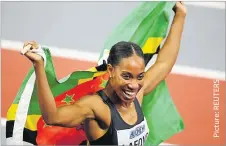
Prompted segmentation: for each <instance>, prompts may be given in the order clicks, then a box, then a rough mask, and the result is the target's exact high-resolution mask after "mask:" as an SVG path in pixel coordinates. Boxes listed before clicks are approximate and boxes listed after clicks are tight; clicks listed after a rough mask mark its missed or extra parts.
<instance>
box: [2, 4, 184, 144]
mask: <svg viewBox="0 0 226 146" xmlns="http://www.w3.org/2000/svg"><path fill="white" fill-rule="evenodd" d="M174 5H175V2H143V3H141V4H140V5H139V6H138V7H137V8H136V9H135V10H134V11H133V12H132V13H131V14H130V15H129V16H127V17H126V18H125V19H124V20H123V21H122V22H121V23H120V25H119V26H118V27H117V28H116V29H115V30H114V31H113V33H112V34H111V35H110V36H109V37H108V39H107V41H106V42H105V44H104V47H103V48H104V49H103V51H102V52H101V54H100V57H99V60H98V65H97V66H96V67H93V68H90V69H89V70H86V71H76V72H73V73H71V74H70V75H68V76H66V77H65V78H63V79H61V80H59V81H57V79H56V74H55V70H54V66H53V62H52V58H51V54H50V51H49V49H48V48H45V47H43V50H44V52H43V57H44V58H45V71H46V74H47V78H48V82H49V85H50V88H51V91H52V93H53V95H54V97H55V101H56V104H57V106H62V105H68V104H73V103H74V102H75V101H76V100H78V99H79V98H82V96H84V95H87V94H93V93H95V92H96V91H98V90H101V89H103V88H104V87H105V85H106V83H107V81H108V77H109V76H108V74H107V73H106V68H104V66H103V65H102V64H103V61H104V60H106V58H107V57H108V54H109V51H110V48H111V46H112V45H114V44H115V43H117V42H119V41H132V42H135V43H137V44H138V45H140V46H141V47H142V50H143V52H144V54H145V60H146V65H147V63H148V62H149V61H150V60H151V59H152V57H153V55H154V54H157V53H158V51H159V49H160V45H161V43H162V42H163V39H164V38H165V37H166V34H167V29H168V25H169V22H170V15H171V14H172V12H173V11H172V8H173V6H174ZM142 109H143V112H144V115H145V117H146V119H147V122H148V126H149V129H150V134H149V136H148V140H147V142H146V143H145V144H146V145H158V144H159V143H161V142H163V141H164V140H166V139H168V138H169V137H171V136H172V135H174V134H176V133H178V132H180V131H182V130H183V128H184V125H183V121H182V118H181V117H180V115H179V113H178V112H177V110H176V107H175V105H174V103H173V101H172V100H171V97H170V94H169V91H168V88H167V85H166V82H165V81H162V82H161V83H160V84H159V85H158V86H157V87H156V88H155V89H154V90H153V92H152V93H150V94H148V95H146V96H145V97H144V102H143V104H142ZM6 137H7V141H8V142H9V143H10V142H13V143H12V144H15V143H17V144H22V143H27V144H34V145H37V144H38V145H41V144H52V145H62V144H75V145H79V144H82V143H83V142H84V141H86V136H85V133H84V131H83V128H82V124H81V125H80V126H77V127H75V128H63V127H58V126H49V125H46V124H45V123H44V121H43V119H42V117H41V112H40V109H39V105H38V96H37V88H36V85H35V73H34V69H33V68H32V69H31V70H30V71H29V73H28V74H27V76H26V77H25V79H24V81H23V83H22V85H21V87H20V89H19V91H18V93H17V95H16V97H15V100H14V101H13V104H12V105H11V106H10V108H9V110H8V113H7V124H6Z"/></svg>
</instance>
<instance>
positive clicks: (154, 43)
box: [142, 37, 163, 54]
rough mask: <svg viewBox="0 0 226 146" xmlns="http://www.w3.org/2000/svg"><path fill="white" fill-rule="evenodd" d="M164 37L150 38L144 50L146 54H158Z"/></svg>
mask: <svg viewBox="0 0 226 146" xmlns="http://www.w3.org/2000/svg"><path fill="white" fill-rule="evenodd" d="M162 40H163V38H162V37H150V38H148V40H147V41H146V43H145V44H144V46H143V48H142V50H143V52H144V54H153V53H155V52H156V50H157V48H158V46H159V45H160V43H161V42H162Z"/></svg>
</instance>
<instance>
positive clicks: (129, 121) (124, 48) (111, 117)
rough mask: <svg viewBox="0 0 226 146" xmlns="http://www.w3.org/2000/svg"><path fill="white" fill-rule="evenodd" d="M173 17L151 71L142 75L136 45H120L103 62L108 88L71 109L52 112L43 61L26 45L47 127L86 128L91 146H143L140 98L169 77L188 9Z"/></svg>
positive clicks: (145, 128) (142, 64)
mask: <svg viewBox="0 0 226 146" xmlns="http://www.w3.org/2000/svg"><path fill="white" fill-rule="evenodd" d="M174 11H175V16H174V20H173V23H172V26H171V29H170V32H169V35H168V37H167V39H166V41H165V43H164V45H163V47H162V48H161V50H160V52H159V55H158V58H157V60H156V62H155V64H154V65H152V67H151V68H149V69H148V70H147V71H146V72H145V61H144V55H143V52H142V49H141V48H140V46H139V45H137V44H135V43H132V42H125V41H121V42H118V43H116V44H115V45H113V46H112V47H111V51H110V54H109V57H108V59H107V61H108V62H107V72H108V73H109V75H110V79H109V80H108V83H107V85H106V87H105V88H104V89H103V90H100V91H98V92H97V93H94V94H91V95H86V96H84V97H83V98H81V99H80V100H78V101H76V102H75V103H74V104H72V105H65V106H60V107H56V103H55V101H54V96H53V94H52V92H51V89H50V86H49V84H48V80H47V76H46V73H45V68H44V61H43V58H42V57H41V56H40V55H38V53H37V50H36V49H38V48H40V47H39V45H38V44H37V43H36V42H28V43H25V44H24V50H23V51H24V53H25V54H24V55H25V56H26V57H27V58H28V59H29V60H31V61H32V62H33V64H34V70H35V74H36V83H37V92H38V101H39V106H40V110H41V114H42V117H43V119H44V121H45V123H46V124H47V125H54V126H62V127H76V126H77V125H79V124H81V123H84V130H85V134H86V136H87V138H88V140H89V143H90V144H91V145H130V144H132V145H137V144H138V143H139V145H143V144H144V143H145V141H146V138H147V137H148V134H149V128H148V125H147V121H146V119H145V117H144V115H143V112H142V109H141V104H142V101H143V97H144V96H145V95H147V94H148V93H150V92H151V91H152V90H153V89H154V88H155V87H156V86H157V85H158V84H159V83H160V82H161V81H162V80H164V79H165V77H166V76H167V75H168V74H169V73H170V71H171V69H172V67H173V65H174V64H175V61H176V58H177V55H178V52H179V48H180V40H181V35H182V32H183V26H184V20H185V16H186V8H185V7H184V5H183V4H182V3H181V2H177V3H176V5H175V7H174ZM169 54H170V55H169ZM94 103H95V104H94ZM103 111H104V112H103ZM65 113H67V114H65ZM134 131H135V132H134Z"/></svg>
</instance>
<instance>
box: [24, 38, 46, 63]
mask: <svg viewBox="0 0 226 146" xmlns="http://www.w3.org/2000/svg"><path fill="white" fill-rule="evenodd" d="M27 47H30V49H29V50H28V51H27V52H26V50H25V49H27ZM38 47H39V44H38V43H37V42H35V41H30V42H25V43H24V46H23V50H22V51H25V53H24V55H25V56H26V57H27V58H28V59H29V60H31V61H32V63H33V64H44V60H43V58H42V57H41V56H40V55H38V54H36V53H35V51H36V50H37V49H38Z"/></svg>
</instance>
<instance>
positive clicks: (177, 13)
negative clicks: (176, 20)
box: [175, 11, 186, 18]
mask: <svg viewBox="0 0 226 146" xmlns="http://www.w3.org/2000/svg"><path fill="white" fill-rule="evenodd" d="M175 17H181V18H185V17H186V13H185V12H180V11H177V12H176V13H175Z"/></svg>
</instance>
